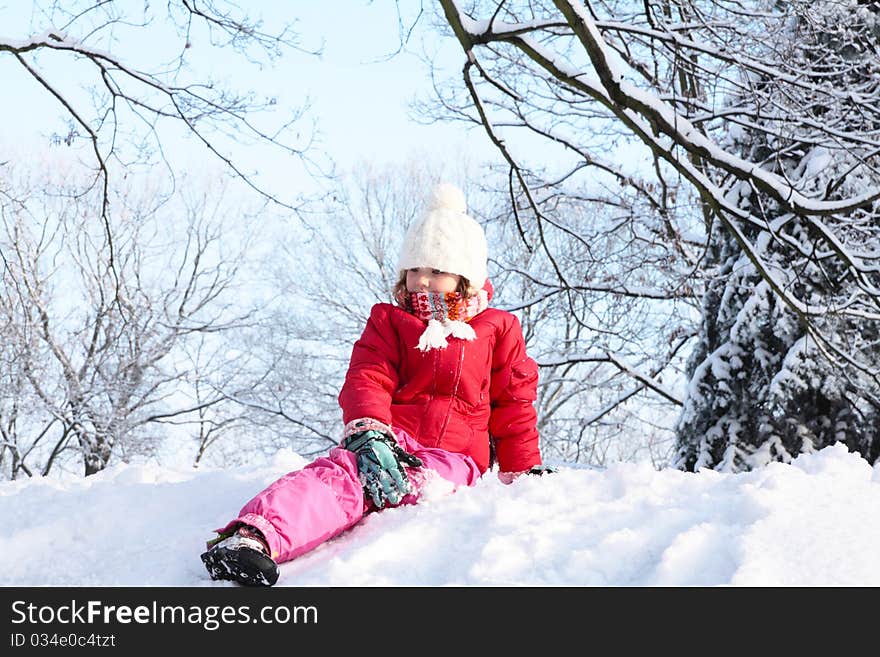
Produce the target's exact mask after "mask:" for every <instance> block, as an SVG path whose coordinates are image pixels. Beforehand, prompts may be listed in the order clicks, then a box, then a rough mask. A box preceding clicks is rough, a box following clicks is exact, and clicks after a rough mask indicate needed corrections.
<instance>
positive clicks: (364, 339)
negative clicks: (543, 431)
mask: <svg viewBox="0 0 880 657" xmlns="http://www.w3.org/2000/svg"><path fill="white" fill-rule="evenodd" d="M398 269H399V271H400V279H399V281H398V283H397V285H396V286H395V288H394V295H393V296H394V301H395V304H388V303H379V304H376V305H375V306H373V308H372V310H371V312H370V318H369V320H368V321H367V325H366V327H365V328H364V331H363V334H362V335H361V337H360V339H359V340H358V341H357V342H356V343H355V344H354V348H353V350H352V354H351V362H350V364H349V368H348V372H347V374H346V378H345V383H344V385H343V386H342V389H341V391H340V393H339V404H340V406H341V407H342V414H343V421H344V423H345V428H344V431H343V439H342V442H341V444H340V446H338V447H335V448H333V449H331V450H330V452H329V454H328V455H327V456H325V457H321V458H318V459H316V460H315V461H314V462H312V463H310V464H309V465H307V466H305V467H304V468H302V469H300V470H296V471H294V472H290V473H288V474H286V475H284V476H283V477H281V478H280V479H278V480H277V481H276V482H274V483H273V484H271V485H270V486H268V487H267V488H266V489H265V490H263V491H262V492H260V493H259V494H257V495H256V496H255V497H254V498H253V499H252V500H251V501H250V502H248V503H247V504H245V506H244V507H243V508H242V509H241V511H240V512H239V513H238V515H237V516H236V517H235V518H234V519H232V520H231V521H230V522H229V523H227V524H226V525H225V526H224V527H222V528H220V529H218V530H217V532H218V534H219V536H218V537H217V538H216V539H214V540H213V541H212V542H210V543H209V549H208V551H207V552H205V553H204V554H202V557H201V558H202V561H203V562H204V563H205V566H206V567H207V569H208V572H209V573H210V575H211V577H212V578H213V579H229V580H234V581H237V582H239V583H241V584H246V585H269V586H271V585H272V584H274V583H275V582H276V581H277V579H278V565H277V564H278V563H280V562H284V561H288V560H290V559H293V558H294V557H296V556H298V555H300V554H303V553H304V552H306V551H308V550H311V549H312V548H314V547H316V546H317V545H319V544H320V543H322V542H324V541H326V540H328V539H330V538H332V537H334V536H336V535H338V534H339V533H340V532H342V531H344V530H346V529H348V528H349V527H351V526H353V525H354V524H355V523H357V522H358V521H359V520H360V519H361V518H362V517H363V515H364V514H365V513H367V512H370V511H373V510H378V509H383V508H385V507H387V506H392V507H393V506H397V505H399V504H412V503H415V502H416V501H417V500H418V499H419V493H420V490H421V488H422V487H423V485H424V483H425V482H426V481H427V478H428V477H429V476H440V477H443V478H444V479H446V480H447V481H449V482H451V483H452V484H453V485H455V486H461V485H467V486H470V485H473V484H474V483H475V482H476V481H477V479H478V478H479V477H480V476H481V475H482V474H483V473H484V472H486V470H488V468H489V465H490V436H491V442H494V447H495V458H496V459H497V462H498V466H499V477H500V478H501V479H502V481H505V482H506V483H509V482H511V481H512V480H513V479H514V478H515V477H516V476H517V475H519V474H522V473H524V472H533V473H536V474H540V473H541V472H543V471H545V470H546V469H545V468H542V467H540V464H541V455H540V451H539V445H538V442H539V437H538V431H537V427H536V420H537V417H536V412H535V408H534V406H533V402H534V401H535V399H536V398H537V382H538V367H537V364H536V363H535V361H534V360H532V359H531V358H530V357H529V356H528V355H527V354H526V346H525V340H524V339H523V334H522V330H521V328H520V325H519V321H518V320H517V319H516V317H515V316H514V315H512V314H510V313H508V312H505V311H503V310H498V309H495V308H490V307H489V302H490V300H491V299H492V285H491V284H490V283H489V281H488V279H487V248H486V237H485V235H484V233H483V229H482V228H481V227H480V225H479V224H478V223H477V222H476V221H475V220H474V219H472V218H471V217H469V216H468V215H467V213H466V206H465V200H464V195H463V194H462V192H461V191H460V190H459V189H458V188H456V187H454V186H452V185H448V184H444V185H440V186H438V187H437V188H436V189H435V192H434V201H433V204H432V206H431V208H430V209H429V211H428V212H427V213H426V214H425V215H424V216H423V217H422V218H421V220H419V221H417V222H416V223H415V224H414V225H413V226H412V228H411V229H410V230H409V232H408V233H407V235H406V237H405V239H404V243H403V248H402V250H401V255H400V259H399V264H398Z"/></svg>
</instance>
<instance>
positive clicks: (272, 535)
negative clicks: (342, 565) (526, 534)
mask: <svg viewBox="0 0 880 657" xmlns="http://www.w3.org/2000/svg"><path fill="white" fill-rule="evenodd" d="M395 434H396V436H397V442H398V444H400V446H401V447H402V448H403V449H405V450H406V451H407V452H409V453H411V454H415V455H416V456H418V457H419V458H420V459H422V463H424V465H423V466H422V467H419V468H408V469H407V474H408V477H409V480H410V482H411V483H412V485H413V488H414V489H415V490H414V492H413V493H411V494H409V495H407V496H406V497H404V498H403V500H402V501H401V504H415V503H416V502H417V501H418V498H419V493H420V487H421V485H422V484H423V483H424V482H425V480H426V476H428V473H427V472H426V471H427V470H430V471H433V472H435V473H436V474H438V475H439V476H441V477H443V478H444V479H446V480H447V481H449V482H451V483H452V484H454V485H455V486H456V487H457V486H463V485H467V486H472V485H474V484H475V483H476V481H477V479H479V477H480V471H479V469H478V468H477V465H476V463H475V462H474V460H473V459H472V458H471V457H470V456H467V455H465V454H457V453H455V452H448V451H446V450H444V449H438V448H432V447H424V446H423V445H421V444H420V443H418V442H416V440H415V439H414V438H412V437H411V436H410V435H408V434H407V433H406V432H404V431H401V430H400V429H395ZM374 509H375V507H374V506H373V502H372V500H370V499H369V498H368V497H365V496H364V489H363V486H362V485H361V483H360V481H359V480H358V472H357V456H356V455H355V454H354V453H353V452H349V451H348V450H346V449H342V448H341V447H334V448H333V449H331V450H330V453H329V454H328V455H327V456H322V457H320V458H318V459H315V460H314V461H313V462H312V463H310V464H308V465H307V466H305V467H304V468H302V469H301V470H295V471H293V472H289V473H287V474H286V475H284V476H283V477H281V478H280V479H278V480H277V481H275V482H274V483H272V484H270V485H269V486H268V487H267V488H265V489H264V490H263V491H262V492H260V493H258V494H257V495H256V497H254V498H253V499H252V500H251V501H250V502H248V503H247V504H245V505H244V507H242V509H241V511H239V513H238V517H237V518H236V519H235V520H232V521H230V522H229V523H227V524H226V525H225V526H224V527H222V528H220V529H218V530H216V531H217V532H219V533H224V532H227V531H229V530H231V529H232V528H234V527H236V526H237V525H239V524H245V525H250V526H252V527H256V528H257V529H259V530H260V531H261V532H262V533H263V536H265V538H266V540H267V541H268V543H269V549H270V550H271V553H272V558H273V559H275V561H276V562H278V563H281V562H284V561H289V560H290V559H293V558H294V557H297V556H299V555H301V554H303V553H305V552H308V551H309V550H311V549H312V548H314V547H316V546H318V545H320V544H321V543H323V542H324V541H326V540H328V539H330V538H333V537H334V536H336V535H337V534H339V533H341V532H343V531H345V530H346V529H348V528H349V527H351V526H353V525H355V524H356V523H357V522H358V521H359V520H360V519H361V518H363V516H364V514H365V513H367V512H370V511H372V510H374Z"/></svg>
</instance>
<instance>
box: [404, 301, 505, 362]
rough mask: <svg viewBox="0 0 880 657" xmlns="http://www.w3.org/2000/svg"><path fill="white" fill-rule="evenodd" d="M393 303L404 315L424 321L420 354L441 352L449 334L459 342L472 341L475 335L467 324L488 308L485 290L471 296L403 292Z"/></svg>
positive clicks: (420, 340) (419, 346)
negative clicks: (410, 315)
mask: <svg viewBox="0 0 880 657" xmlns="http://www.w3.org/2000/svg"><path fill="white" fill-rule="evenodd" d="M396 301H397V303H398V305H399V306H400V307H401V308H403V309H404V310H406V311H407V312H408V313H411V314H413V315H415V316H416V317H418V318H419V319H421V320H422V321H425V322H428V326H427V327H426V328H425V331H424V332H423V333H422V335H421V337H420V338H419V344H418V345H417V347H418V348H419V349H420V350H421V351H428V350H429V349H443V348H444V347H446V346H447V344H448V343H447V340H446V338H447V337H448V336H450V335H451V336H452V337H454V338H461V339H463V340H473V339H475V338H476V337H477V334H476V333H474V329H473V328H472V327H471V326H470V325H468V322H470V321H471V320H472V319H473V318H474V317H476V316H477V315H479V314H480V313H481V312H483V311H484V310H485V309H486V308H487V307H488V306H489V297H488V295H487V293H486V291H485V290H480V291H479V292H478V293H477V294H475V295H474V296H471V297H465V296H464V295H462V294H461V293H460V292H403V293H401V294H400V295H398V297H397V299H396Z"/></svg>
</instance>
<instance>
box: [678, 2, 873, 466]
mask: <svg viewBox="0 0 880 657" xmlns="http://www.w3.org/2000/svg"><path fill="white" fill-rule="evenodd" d="M780 5H781V6H780V8H781V9H783V10H784V11H785V12H788V13H790V15H791V17H792V20H791V22H790V23H789V29H788V30H787V31H786V33H785V34H784V37H785V38H784V39H783V40H780V41H777V42H775V43H769V44H767V45H768V48H767V50H768V52H767V56H768V59H770V60H772V59H779V60H783V61H787V62H789V66H790V67H791V70H792V71H800V72H801V73H800V84H799V85H798V86H797V87H795V89H794V91H793V90H792V89H791V88H783V87H782V86H781V85H779V84H777V81H776V80H774V79H773V78H772V77H768V76H767V75H763V76H754V77H753V78H752V79H751V80H750V82H749V87H750V88H751V89H752V91H753V93H751V94H748V95H747V94H740V95H738V96H736V97H734V98H731V103H730V105H731V109H732V110H733V111H736V112H737V113H740V114H745V113H746V111H747V107H748V106H749V105H750V104H751V105H755V104H766V105H772V107H773V108H774V109H773V110H772V111H768V110H763V111H762V116H763V118H762V120H761V126H760V129H753V128H750V127H749V126H746V127H744V128H742V129H730V130H729V132H730V142H731V147H732V148H734V149H736V150H737V151H738V152H740V153H741V154H742V156H743V157H745V158H747V159H749V160H752V161H755V162H759V163H760V164H761V166H762V167H763V168H765V169H766V170H768V171H771V172H773V173H775V174H777V175H780V176H783V177H784V178H785V179H786V180H788V181H790V183H791V184H792V186H793V187H795V188H796V189H797V190H798V192H800V193H802V194H804V195H806V196H810V197H814V198H821V199H825V200H829V201H834V200H839V199H842V198H846V197H848V196H855V195H857V194H859V193H861V192H862V191H863V190H865V189H868V188H871V187H876V186H877V185H878V184H880V173H878V171H877V168H876V167H877V165H878V164H880V158H878V156H877V146H876V134H877V129H878V127H880V117H878V116H877V115H876V113H865V112H859V111H857V108H856V107H854V105H853V103H852V102H849V97H850V95H852V96H854V97H870V96H874V95H875V94H876V92H877V89H878V87H880V78H878V73H880V50H878V36H880V21H878V11H880V3H877V2H855V1H853V2H828V1H820V2H815V1H813V2H789V3H780ZM782 5H784V6H782ZM743 88H746V85H743ZM837 89H844V90H846V93H845V94H837V93H832V92H831V90H837ZM803 108H807V111H806V112H805V113H804V109H803ZM799 115H800V116H803V117H804V118H803V119H802V120H800V121H793V120H792V118H793V117H797V116H799ZM810 118H811V119H812V120H808V119H810ZM817 124H821V125H822V126H823V128H822V129H821V130H819V129H817V128H816V125H817ZM833 132H839V133H846V134H847V135H848V136H849V140H848V142H849V143H841V142H840V141H839V140H837V139H835V138H834V135H833ZM857 136H861V144H854V143H853V142H854V141H855V138H856V137H857ZM728 199H729V202H731V203H735V204H736V205H737V206H738V207H740V208H744V209H747V210H748V211H749V212H751V213H752V214H753V215H755V216H760V217H762V218H763V219H764V221H765V222H766V226H765V227H763V228H762V227H758V226H755V225H751V226H747V227H745V228H744V232H745V234H746V237H747V238H748V240H749V241H750V242H751V243H752V244H754V245H755V246H756V248H757V249H758V250H759V253H760V258H761V260H762V262H763V263H765V266H766V267H767V272H766V275H767V276H769V277H772V280H773V281H774V282H775V285H778V286H780V287H782V288H783V289H787V290H792V291H794V294H795V295H796V296H797V297H798V298H801V299H804V300H806V301H807V302H808V303H811V304H815V305H816V306H824V307H825V311H824V312H822V313H821V314H817V315H816V316H814V317H813V318H812V319H811V322H812V325H813V326H812V328H813V329H814V330H816V331H818V332H819V333H820V334H821V335H822V336H825V338H826V339H827V340H828V342H830V343H831V344H830V345H827V344H825V343H824V341H822V340H818V341H817V339H816V335H815V333H814V332H813V330H810V328H811V327H809V326H808V325H807V324H806V322H805V321H804V320H803V318H802V317H799V316H798V315H797V314H796V313H795V312H794V311H793V310H792V309H790V308H789V307H788V306H786V304H785V303H784V302H783V300H782V299H781V298H780V295H779V294H778V293H777V291H776V290H774V287H773V285H771V283H770V282H768V280H766V277H765V275H762V272H760V271H759V270H758V269H757V267H756V266H755V264H754V262H752V260H750V259H749V258H748V257H747V256H746V255H745V253H744V252H743V249H742V247H741V245H740V244H739V243H738V242H737V240H736V239H735V236H734V235H732V234H731V233H730V232H729V231H726V230H724V229H723V228H722V227H720V226H718V225H717V224H716V225H715V226H713V230H712V233H711V237H710V248H709V250H708V252H707V262H706V264H707V269H706V270H705V276H706V277H707V279H709V281H710V282H709V285H708V289H707V293H706V295H705V297H704V299H703V315H702V325H701V331H700V337H699V341H698V344H697V347H696V349H695V351H694V353H693V354H692V360H691V362H690V375H691V379H690V383H689V386H688V395H687V398H686V401H685V406H684V411H683V413H682V416H681V419H680V424H679V427H678V435H679V460H680V465H681V466H682V467H685V468H687V469H691V470H693V469H696V468H702V467H709V468H716V469H720V470H742V469H749V468H752V467H757V466H761V465H764V464H766V463H767V462H769V461H774V460H780V461H785V462H788V461H790V460H791V459H792V458H794V457H796V456H797V455H798V454H800V453H804V452H810V451H813V450H817V449H821V448H823V447H826V446H828V445H830V444H833V443H835V442H838V441H840V442H843V443H845V444H846V445H847V446H848V447H849V448H850V449H851V450H853V451H856V452H859V453H861V454H862V455H863V456H864V457H865V458H866V459H868V460H869V461H872V462H873V461H874V460H875V459H876V458H877V457H878V455H880V416H878V402H880V386H878V383H877V380H876V378H875V377H874V376H872V374H873V373H875V372H876V371H877V369H878V367H880V352H878V346H880V344H878V338H880V335H878V325H877V322H876V321H873V320H872V319H871V318H870V317H869V316H868V317H864V318H863V317H860V316H859V315H857V314H852V315H845V314H843V313H841V312H839V310H842V309H844V308H847V307H848V306H852V305H854V304H856V303H858V301H857V300H858V299H859V298H860V297H862V298H865V297H867V296H869V295H872V294H873V295H876V290H877V285H878V283H880V278H878V276H877V269H876V267H877V259H878V257H880V209H878V208H877V206H876V205H874V206H870V207H868V208H865V209H860V210H856V211H853V212H851V213H849V214H847V215H846V216H841V217H834V216H832V217H829V218H828V219H826V220H825V229H824V230H820V229H819V227H817V226H816V224H815V222H811V221H808V220H806V219H805V218H804V217H802V216H799V215H798V214H797V213H794V212H792V211H791V209H790V208H787V207H785V206H783V205H782V204H780V203H779V202H778V201H777V200H776V199H773V198H768V196H767V195H766V194H762V193H760V192H759V191H757V190H755V189H754V188H750V187H748V186H746V185H744V184H742V183H739V182H733V183H732V184H731V185H730V186H729V191H728ZM829 234H833V235H834V238H833V239H832V238H829ZM840 253H853V254H857V255H858V256H859V257H862V258H864V260H865V262H866V263H870V267H869V268H867V269H866V270H865V271H863V272H858V271H854V270H853V269H852V268H850V267H847V266H846V263H845V261H844V260H842V259H841V258H840V257H838V254H840ZM872 303H873V305H876V298H874V299H873V301H872ZM842 354H847V356H848V357H847V358H844V357H842Z"/></svg>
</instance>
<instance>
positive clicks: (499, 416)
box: [489, 315, 541, 472]
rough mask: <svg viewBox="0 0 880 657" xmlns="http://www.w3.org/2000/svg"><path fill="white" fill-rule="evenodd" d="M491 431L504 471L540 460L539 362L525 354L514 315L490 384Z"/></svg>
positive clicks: (494, 361) (497, 352)
mask: <svg viewBox="0 0 880 657" xmlns="http://www.w3.org/2000/svg"><path fill="white" fill-rule="evenodd" d="M489 395H490V401H491V412H490V415H489V433H490V434H491V436H492V438H493V439H494V440H495V455H496V457H497V459H498V467H499V470H500V471H501V472H522V471H525V470H528V469H529V468H531V467H532V466H533V465H539V464H540V463H541V452H540V445H539V442H540V439H539V436H538V427H537V424H538V414H537V411H536V410H535V406H534V402H535V400H536V399H537V398H538V364H537V363H536V362H535V361H534V360H532V359H531V358H530V357H529V356H528V355H527V354H526V343H525V339H524V338H523V334H522V328H520V324H519V320H518V319H517V318H516V317H515V316H513V315H511V321H510V322H509V323H508V324H507V327H506V330H505V331H503V332H502V333H501V334H500V335H499V336H498V339H497V340H496V343H495V351H494V353H493V355H492V378H491V381H490V385H489Z"/></svg>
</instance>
